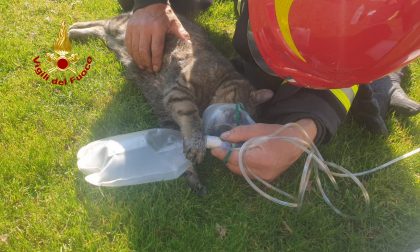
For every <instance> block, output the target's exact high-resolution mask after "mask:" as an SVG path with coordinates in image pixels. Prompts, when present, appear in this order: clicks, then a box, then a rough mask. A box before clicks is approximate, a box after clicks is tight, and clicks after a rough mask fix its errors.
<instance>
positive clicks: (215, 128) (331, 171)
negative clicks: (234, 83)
mask: <svg viewBox="0 0 420 252" xmlns="http://www.w3.org/2000/svg"><path fill="white" fill-rule="evenodd" d="M209 109H210V107H209ZM203 118H204V122H205V129H206V134H210V135H217V136H219V135H220V134H221V133H222V132H224V131H226V130H229V129H231V128H233V127H235V126H237V125H243V124H252V123H254V122H253V121H252V119H250V117H249V115H248V114H247V113H246V112H245V111H244V110H243V107H242V106H240V105H234V104H224V105H223V106H222V105H220V104H219V105H217V106H215V107H214V108H211V109H210V110H209V113H208V114H207V116H206V114H204V117H203ZM291 128H293V129H295V130H298V131H300V132H301V133H302V134H301V135H303V137H301V138H299V137H291V136H285V135H284V134H283V133H284V131H285V130H286V129H291ZM273 140H280V141H285V142H288V143H290V144H293V145H294V146H296V147H297V148H299V149H301V150H302V151H303V152H304V153H306V154H307V158H306V160H305V164H304V166H303V170H302V176H301V179H300V184H299V189H298V193H297V197H295V196H293V195H291V194H289V193H287V192H285V191H283V190H281V189H279V188H276V187H274V186H273V185H271V184H270V183H268V182H267V181H265V180H263V179H262V178H260V177H258V176H257V175H256V174H255V173H254V172H253V170H252V169H251V168H250V167H248V166H247V164H246V161H245V160H246V159H245V156H246V154H247V152H248V151H250V150H252V149H253V148H262V146H263V144H264V143H267V142H268V141H273ZM220 144H221V142H220ZM223 146H224V147H225V148H226V146H227V144H226V143H224V144H223ZM236 147H237V146H236ZM419 152H420V148H417V149H415V150H413V151H411V152H409V153H406V154H404V155H402V156H400V157H398V158H396V159H393V160H391V161H389V162H387V163H385V164H383V165H380V166H378V167H375V168H373V169H369V170H366V171H363V172H359V173H352V172H350V171H349V170H347V169H346V168H344V167H342V166H340V165H337V164H335V163H332V162H328V161H325V160H324V158H323V157H322V155H321V153H320V152H319V150H318V148H317V147H316V146H315V144H314V143H313V141H312V140H311V139H310V138H309V136H308V134H307V133H306V132H305V130H304V129H303V128H302V127H301V126H300V125H299V124H296V123H289V124H286V125H284V126H283V127H281V128H280V129H279V130H278V131H276V132H274V133H273V134H271V135H268V136H261V137H254V138H251V139H249V140H248V141H246V142H245V143H244V144H243V145H242V146H241V147H240V150H239V160H238V163H239V167H240V171H241V173H242V175H243V177H244V178H245V180H246V181H247V182H248V184H249V185H250V186H251V187H252V188H253V189H254V190H255V191H257V192H258V193H259V194H260V195H262V196H263V197H265V198H266V199H268V200H270V201H272V202H274V203H277V204H279V205H283V206H287V207H296V208H300V207H301V206H302V204H303V199H304V196H305V192H306V191H307V188H308V185H309V183H310V179H311V177H312V176H311V175H312V173H313V178H314V179H315V185H316V187H317V188H318V190H319V192H320V193H321V195H322V198H323V200H324V201H325V203H326V204H327V205H328V206H330V207H331V208H332V209H333V210H334V212H336V213H337V214H339V215H341V216H345V217H352V216H350V215H347V214H345V213H343V212H342V211H341V210H340V209H338V208H337V207H336V206H335V205H334V204H333V203H332V201H331V199H330V198H329V197H328V195H327V193H326V190H325V189H324V186H323V184H322V182H321V178H320V174H321V173H324V174H325V175H326V176H327V177H328V179H329V181H330V182H331V183H332V184H333V186H334V188H335V189H338V185H337V182H336V178H337V177H346V178H349V179H351V180H352V181H353V182H354V183H355V184H356V185H357V187H358V188H359V189H360V191H361V194H362V196H363V199H364V201H365V203H366V207H367V206H368V205H369V194H368V192H367V190H366V188H365V187H364V186H363V184H362V182H360V180H359V179H358V177H359V176H364V175H367V174H371V173H374V172H377V171H379V170H382V169H385V168H387V167H390V165H392V164H394V163H396V162H398V161H400V160H403V159H405V158H408V157H410V156H413V155H415V154H417V153H419ZM250 177H252V178H253V179H255V180H256V181H258V182H260V183H261V184H263V185H264V186H266V187H267V188H269V189H271V190H273V191H275V192H277V193H279V194H281V195H283V196H285V197H286V198H288V199H289V201H285V200H281V199H278V198H276V197H274V196H272V195H270V194H268V193H267V192H265V191H263V190H262V189H261V188H260V187H258V186H257V185H256V184H255V183H254V181H253V180H252V179H251V178H250Z"/></svg>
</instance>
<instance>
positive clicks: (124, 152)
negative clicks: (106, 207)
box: [77, 104, 253, 187]
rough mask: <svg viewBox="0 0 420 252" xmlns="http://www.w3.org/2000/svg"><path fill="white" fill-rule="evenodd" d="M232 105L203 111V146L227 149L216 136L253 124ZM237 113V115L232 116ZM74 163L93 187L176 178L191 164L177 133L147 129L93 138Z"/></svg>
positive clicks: (80, 151) (215, 106)
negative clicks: (204, 137) (240, 126)
mask: <svg viewBox="0 0 420 252" xmlns="http://www.w3.org/2000/svg"><path fill="white" fill-rule="evenodd" d="M236 106H238V105H235V104H214V105H211V106H209V107H208V109H207V110H206V111H205V112H204V115H203V120H204V123H205V134H208V135H212V136H207V137H206V147H207V148H215V147H223V148H230V144H229V143H225V142H223V141H221V140H220V138H219V137H218V136H219V135H220V134H221V133H222V132H224V131H226V130H229V129H231V128H233V127H235V126H236V125H237V124H250V123H253V121H252V119H251V117H249V115H248V114H247V113H246V112H245V111H243V110H238V107H236ZM235 115H237V118H233V117H234V116H235ZM77 160H78V161H77V166H78V167H79V169H80V171H82V172H83V173H84V174H86V175H87V176H86V177H85V180H86V181H87V182H89V183H90V184H93V185H96V186H108V187H117V186H127V185H137V184H144V183H150V182H156V181H163V180H171V179H176V178H178V177H179V176H181V175H182V174H183V173H184V172H185V171H186V169H187V168H188V167H189V166H190V165H191V162H190V161H189V160H187V159H186V158H185V155H184V153H183V139H182V136H181V133H180V132H179V131H176V130H171V129H161V128H157V129H149V130H144V131H139V132H134V133H129V134H124V135H117V136H112V137H108V138H104V139H101V140H97V141H94V142H91V143H89V144H87V145H86V146H83V147H82V148H81V149H80V150H79V152H78V153H77Z"/></svg>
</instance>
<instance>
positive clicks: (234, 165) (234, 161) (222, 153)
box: [211, 148, 241, 174]
mask: <svg viewBox="0 0 420 252" xmlns="http://www.w3.org/2000/svg"><path fill="white" fill-rule="evenodd" d="M211 154H212V155H213V156H215V157H216V158H218V159H220V160H224V159H225V157H226V155H227V154H228V150H226V149H223V148H214V149H211ZM238 157H239V153H238V151H237V150H235V149H233V150H232V154H231V155H230V157H229V159H228V160H227V163H226V166H227V167H228V168H229V170H231V171H232V172H233V173H236V174H241V170H240V169H239V164H238Z"/></svg>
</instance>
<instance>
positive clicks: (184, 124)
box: [163, 85, 206, 164]
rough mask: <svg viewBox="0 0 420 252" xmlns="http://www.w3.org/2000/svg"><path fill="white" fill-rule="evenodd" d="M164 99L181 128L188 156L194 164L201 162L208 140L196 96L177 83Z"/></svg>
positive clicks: (185, 151)
mask: <svg viewBox="0 0 420 252" xmlns="http://www.w3.org/2000/svg"><path fill="white" fill-rule="evenodd" d="M163 101H164V105H165V108H166V109H167V110H168V111H169V113H170V115H171V116H172V118H173V119H174V121H175V122H176V123H177V124H178V125H179V127H180V129H181V133H182V136H183V138H184V153H185V156H186V158H187V159H189V160H191V162H193V163H194V164H198V163H201V162H202V161H203V159H204V155H205V153H206V141H205V137H204V134H203V127H202V122H201V118H200V115H199V110H198V107H197V105H196V104H195V100H194V96H193V95H192V94H191V92H190V90H189V89H187V88H185V87H183V86H179V85H175V86H172V87H171V88H170V89H168V90H166V92H165V94H164V100H163Z"/></svg>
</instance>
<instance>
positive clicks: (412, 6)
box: [120, 0, 420, 180]
mask: <svg viewBox="0 0 420 252" xmlns="http://www.w3.org/2000/svg"><path fill="white" fill-rule="evenodd" d="M203 1H204V2H206V3H207V6H208V3H209V2H211V1H210V0H201V1H200V0H195V1H194V0H191V1H186V2H189V3H192V4H197V3H198V4H201V3H202V2H203ZM120 2H124V3H125V8H126V9H131V7H132V6H134V8H133V16H132V17H131V18H130V20H129V22H128V25H127V33H126V38H125V39H126V40H125V42H126V46H127V48H128V51H129V53H130V54H131V55H132V57H133V58H134V60H135V62H136V63H137V64H138V66H139V67H140V68H141V69H147V70H149V71H154V72H157V71H159V70H160V67H161V64H162V54H163V48H164V41H165V36H166V35H168V34H171V35H174V36H177V37H178V38H179V39H182V40H189V35H188V33H187V32H186V31H185V29H184V28H183V27H182V24H181V23H180V22H179V20H178V18H177V16H176V14H175V12H174V11H173V9H172V7H171V4H173V5H175V6H176V5H178V6H179V5H182V3H181V4H180V3H179V2H183V0H178V1H175V0H173V1H171V4H169V3H168V2H167V1H165V0H134V2H130V1H120ZM184 4H185V0H184ZM123 7H124V5H123ZM178 8H179V7H178ZM235 10H236V12H237V14H238V21H237V24H236V30H235V34H234V38H233V43H234V47H235V49H236V51H237V52H238V54H239V55H240V58H239V59H235V60H233V63H234V65H235V67H236V69H237V70H238V71H239V72H241V73H242V74H243V75H244V76H245V77H247V78H248V79H249V80H250V81H251V82H252V84H253V85H254V86H255V87H257V88H269V89H271V90H273V91H274V93H275V95H274V97H273V99H272V100H270V101H269V102H267V103H266V104H264V105H263V106H262V108H261V112H260V113H259V114H260V118H259V120H258V121H259V122H260V123H258V124H255V125H248V126H239V127H236V128H234V129H232V130H231V131H228V132H225V133H224V134H223V135H222V136H221V137H222V138H223V139H224V140H226V141H229V142H244V141H246V140H248V139H250V138H252V137H255V136H262V135H269V134H272V133H273V132H275V131H276V130H277V129H279V128H280V127H282V125H283V124H285V123H288V122H296V123H298V124H299V125H300V126H302V128H303V129H304V130H305V131H306V134H308V136H309V138H311V139H312V140H313V141H314V142H315V143H316V144H321V143H326V142H328V141H329V140H330V139H331V137H333V136H334V135H335V133H336V132H337V129H338V127H339V126H340V124H342V122H343V121H344V119H345V118H346V116H347V115H348V114H351V115H352V116H353V117H354V118H355V120H356V121H358V122H360V123H361V124H362V125H364V126H366V127H367V128H368V129H369V130H370V131H373V132H376V133H380V134H387V128H386V125H385V122H384V120H385V115H386V112H387V111H388V109H389V108H390V107H391V108H394V109H395V110H396V111H397V112H400V113H402V114H406V115H415V114H417V113H419V112H420V104H419V103H417V102H415V101H413V100H411V99H410V98H408V97H407V95H406V94H405V92H404V91H403V90H402V89H401V87H400V82H401V78H402V75H403V71H404V70H401V68H403V67H404V66H405V65H407V64H408V63H409V62H410V61H412V60H414V59H416V58H417V57H418V56H419V53H420V49H419V48H420V28H419V27H420V16H418V15H417V14H418V13H420V2H413V1H406V0H397V1H394V2H393V3H385V2H382V1H369V0H368V1H366V0H354V1H344V2H343V1H340V2H337V3H334V4H332V3H331V2H330V1H327V0H320V1H312V2H306V1H300V0H283V1H279V0H249V2H248V1H246V0H242V1H236V2H235ZM320 13H322V15H320ZM390 72H392V73H391V74H389V75H386V74H388V73H390ZM382 76H385V77H382ZM381 77H382V78H381ZM372 81H373V82H372ZM370 83H371V84H370ZM362 84H363V85H362ZM366 84H370V85H366ZM284 134H285V135H288V136H295V137H303V136H302V132H300V131H299V130H296V129H288V130H287V131H285V132H284ZM212 154H213V155H214V156H215V157H217V158H219V159H221V160H224V161H225V163H226V166H227V167H228V168H229V169H230V170H231V171H232V172H234V173H237V174H240V170H239V167H238V152H237V151H233V152H231V151H227V150H225V149H220V148H219V149H213V150H212ZM301 154H302V151H301V150H300V149H298V148H296V147H294V146H291V145H290V144H288V143H286V142H278V141H277V142H273V143H271V144H270V143H268V148H264V149H263V150H262V149H256V150H254V151H253V152H250V153H249V154H247V156H246V161H247V164H248V166H249V167H251V168H252V169H253V170H254V172H255V174H256V175H258V176H259V177H261V178H263V179H266V180H273V179H275V178H276V177H278V176H279V175H280V174H281V173H283V172H284V171H285V170H286V169H287V168H288V167H289V166H290V165H291V164H293V163H294V162H295V161H296V160H297V159H298V158H299V157H300V156H301Z"/></svg>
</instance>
